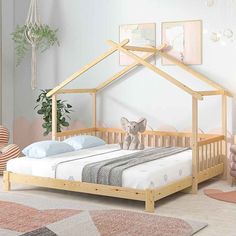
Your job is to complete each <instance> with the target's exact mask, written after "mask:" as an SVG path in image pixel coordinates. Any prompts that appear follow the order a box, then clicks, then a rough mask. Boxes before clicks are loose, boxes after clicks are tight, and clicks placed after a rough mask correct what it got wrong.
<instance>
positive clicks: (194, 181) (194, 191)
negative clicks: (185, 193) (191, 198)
mask: <svg viewBox="0 0 236 236" xmlns="http://www.w3.org/2000/svg"><path fill="white" fill-rule="evenodd" d="M197 191H198V180H197V178H196V177H193V183H192V189H191V193H192V194H196V193H197Z"/></svg>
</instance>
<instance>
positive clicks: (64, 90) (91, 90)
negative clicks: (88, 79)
mask: <svg viewBox="0 0 236 236" xmlns="http://www.w3.org/2000/svg"><path fill="white" fill-rule="evenodd" d="M96 92H97V90H96V89H60V90H58V91H57V92H56V94H67V93H68V94H69V93H96Z"/></svg>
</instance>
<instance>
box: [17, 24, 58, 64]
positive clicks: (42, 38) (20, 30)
mask: <svg viewBox="0 0 236 236" xmlns="http://www.w3.org/2000/svg"><path fill="white" fill-rule="evenodd" d="M27 29H28V26H27V25H23V26H19V25H18V26H17V27H16V30H15V31H14V32H13V33H12V40H13V41H14V42H15V52H16V65H17V66H18V65H19V64H20V63H21V62H22V59H23V58H24V57H25V55H26V54H27V52H28V51H29V50H31V47H32V45H31V44H30V43H29V42H28V40H27V38H26V30H27ZM30 30H31V32H30V33H31V34H32V35H33V36H34V38H36V39H37V40H36V41H35V44H36V45H35V46H36V50H38V51H40V52H44V51H45V50H47V49H49V48H50V47H51V46H54V45H58V46H59V40H58V37H57V32H58V29H56V30H54V29H51V28H50V27H49V26H48V25H39V26H36V27H35V26H34V27H32V28H31V29H30Z"/></svg>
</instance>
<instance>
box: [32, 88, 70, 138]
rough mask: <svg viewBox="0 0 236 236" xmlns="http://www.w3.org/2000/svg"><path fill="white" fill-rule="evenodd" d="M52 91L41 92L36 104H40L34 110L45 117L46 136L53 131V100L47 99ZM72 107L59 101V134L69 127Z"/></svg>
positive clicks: (43, 125)
mask: <svg viewBox="0 0 236 236" xmlns="http://www.w3.org/2000/svg"><path fill="white" fill-rule="evenodd" d="M49 91H50V90H48V89H46V90H41V93H40V94H39V96H38V98H37V100H36V103H37V104H38V105H37V106H36V107H35V108H34V109H37V108H38V110H37V113H38V114H39V115H42V116H43V121H44V122H43V124H42V127H43V128H44V129H45V131H44V133H43V135H44V136H46V135H48V134H49V133H50V132H51V131H52V99H51V98H50V97H47V93H48V92H49ZM72 111H73V110H72V106H71V105H70V104H68V103H67V102H66V101H63V100H57V132H61V130H62V129H63V127H68V126H69V122H68V119H70V116H69V114H70V113H71V112H72Z"/></svg>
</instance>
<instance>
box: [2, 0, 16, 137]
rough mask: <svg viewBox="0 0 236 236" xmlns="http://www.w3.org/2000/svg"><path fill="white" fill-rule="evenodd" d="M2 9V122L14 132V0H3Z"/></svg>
mask: <svg viewBox="0 0 236 236" xmlns="http://www.w3.org/2000/svg"><path fill="white" fill-rule="evenodd" d="M1 11H2V12H1V21H2V22H1V23H2V45H1V48H2V50H1V52H2V61H1V67H2V70H1V73H2V88H1V95H2V100H1V102H2V124H3V125H4V126H6V127H7V128H8V129H9V130H10V133H11V134H12V133H13V122H14V44H13V42H12V40H11V39H10V38H11V36H10V34H11V33H12V32H13V30H14V0H3V1H2V9H1ZM11 139H12V136H11Z"/></svg>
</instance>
